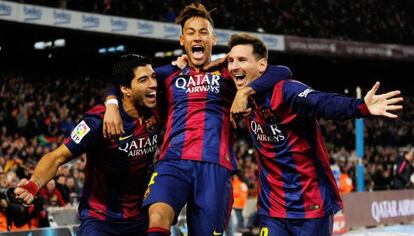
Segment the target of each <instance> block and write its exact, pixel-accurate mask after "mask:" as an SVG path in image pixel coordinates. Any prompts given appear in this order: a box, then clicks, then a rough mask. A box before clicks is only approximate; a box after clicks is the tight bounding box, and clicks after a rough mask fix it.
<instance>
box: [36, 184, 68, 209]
mask: <svg viewBox="0 0 414 236" xmlns="http://www.w3.org/2000/svg"><path fill="white" fill-rule="evenodd" d="M38 195H39V196H40V197H42V198H43V199H45V201H46V202H45V204H46V205H47V206H54V207H56V206H65V205H66V203H65V201H64V200H63V197H62V194H61V193H60V192H59V190H58V189H57V188H56V182H55V180H54V179H52V180H50V181H49V183H47V184H46V186H45V187H43V188H42V189H40V190H39V194H38Z"/></svg>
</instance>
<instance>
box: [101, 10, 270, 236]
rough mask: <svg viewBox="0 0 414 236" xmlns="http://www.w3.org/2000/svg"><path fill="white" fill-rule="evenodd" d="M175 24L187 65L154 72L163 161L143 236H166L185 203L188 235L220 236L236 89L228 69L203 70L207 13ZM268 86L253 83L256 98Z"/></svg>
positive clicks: (209, 25)
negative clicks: (161, 92) (162, 110)
mask: <svg viewBox="0 0 414 236" xmlns="http://www.w3.org/2000/svg"><path fill="white" fill-rule="evenodd" d="M176 23H178V24H180V25H181V29H182V34H181V35H180V45H181V46H183V47H184V50H185V52H186V54H187V57H188V64H189V66H188V67H185V68H184V69H178V68H177V67H174V66H172V65H167V66H164V67H160V68H157V69H155V70H156V73H157V79H158V81H159V84H160V87H164V89H165V93H166V100H167V101H166V103H167V116H168V120H167V124H166V126H167V127H166V132H165V137H164V142H163V144H162V146H161V155H160V160H159V162H158V163H157V166H156V167H155V172H154V174H153V178H152V179H151V181H150V183H149V186H148V196H147V198H146V199H145V200H144V206H149V217H150V226H149V230H148V233H149V235H150V236H153V235H169V234H170V232H169V229H170V227H171V224H172V223H173V222H174V221H175V220H176V217H177V216H178V214H179V213H180V211H181V209H182V208H183V206H184V205H185V204H187V220H188V230H189V235H221V234H222V233H223V231H224V229H225V227H226V225H227V222H228V217H229V215H230V211H231V208H232V202H233V196H232V195H233V192H232V187H231V174H232V171H234V170H235V168H236V159H235V156H234V153H233V149H232V142H233V139H232V129H231V125H230V107H231V102H232V100H233V97H234V94H235V92H236V87H235V86H234V83H233V80H232V79H231V76H230V74H229V73H228V71H227V69H226V68H225V67H222V66H221V67H219V68H211V69H210V70H208V71H204V70H203V69H202V68H203V66H204V65H206V64H208V63H209V62H210V59H211V53H212V47H213V45H214V44H215V43H216V36H215V34H214V32H213V20H212V19H211V17H210V15H209V12H208V11H207V10H206V9H205V7H204V6H203V5H202V4H200V3H193V4H190V5H188V6H186V7H185V8H184V9H183V10H182V11H181V12H180V15H179V16H178V17H177V19H176ZM269 81H270V82H271V81H272V80H270V79H268V78H260V79H258V80H256V81H255V83H256V84H257V85H256V87H257V88H258V89H259V91H257V92H260V88H261V87H266V86H264V85H263V84H265V83H269ZM108 101H109V100H108ZM107 107H108V112H107V113H110V112H111V113H112V114H110V115H108V117H111V119H109V120H108V122H106V123H107V131H109V134H110V135H108V136H111V134H113V131H119V130H120V129H119V128H116V127H114V126H113V125H112V124H115V123H116V121H114V120H115V118H113V117H116V116H117V115H114V113H117V108H114V105H108V106H107ZM110 107H111V108H110ZM105 116H107V114H106V115H105ZM105 119H106V118H105ZM115 134H116V132H115Z"/></svg>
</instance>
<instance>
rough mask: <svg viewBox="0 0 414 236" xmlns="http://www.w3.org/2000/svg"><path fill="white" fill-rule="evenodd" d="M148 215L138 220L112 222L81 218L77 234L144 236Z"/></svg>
mask: <svg viewBox="0 0 414 236" xmlns="http://www.w3.org/2000/svg"><path fill="white" fill-rule="evenodd" d="M147 230H148V217H145V218H144V219H142V220H139V221H125V222H113V221H105V220H100V219H96V218H92V217H87V218H84V219H82V220H81V224H80V226H79V228H78V230H77V232H76V235H77V236H110V235H135V236H146V235H147Z"/></svg>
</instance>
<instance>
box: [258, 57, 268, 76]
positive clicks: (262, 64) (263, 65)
mask: <svg viewBox="0 0 414 236" xmlns="http://www.w3.org/2000/svg"><path fill="white" fill-rule="evenodd" d="M266 69H267V59H266V58H265V57H263V58H262V59H260V60H259V71H260V74H261V73H263V72H265V70H266Z"/></svg>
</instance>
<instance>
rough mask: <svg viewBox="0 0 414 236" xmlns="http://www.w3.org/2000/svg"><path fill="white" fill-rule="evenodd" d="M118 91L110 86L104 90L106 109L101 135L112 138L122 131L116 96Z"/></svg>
mask: <svg viewBox="0 0 414 236" xmlns="http://www.w3.org/2000/svg"><path fill="white" fill-rule="evenodd" d="M119 96H120V94H119V91H118V90H117V89H116V88H115V87H111V88H109V89H108V90H107V91H106V98H105V107H106V111H105V114H104V120H103V129H102V131H103V136H104V138H107V139H113V138H116V137H118V136H119V135H121V134H122V133H124V132H125V131H124V126H123V124H122V119H121V114H120V113H119V105H118V97H119Z"/></svg>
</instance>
